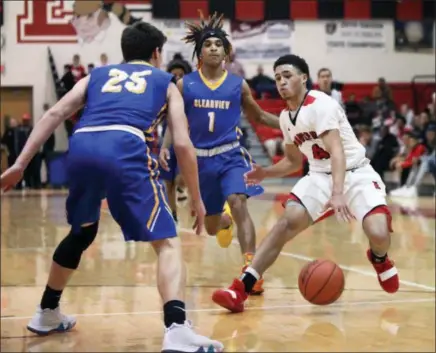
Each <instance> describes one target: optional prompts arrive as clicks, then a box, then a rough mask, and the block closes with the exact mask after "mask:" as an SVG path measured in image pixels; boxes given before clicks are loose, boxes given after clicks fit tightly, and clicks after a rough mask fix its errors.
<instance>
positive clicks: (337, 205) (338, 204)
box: [323, 194, 356, 222]
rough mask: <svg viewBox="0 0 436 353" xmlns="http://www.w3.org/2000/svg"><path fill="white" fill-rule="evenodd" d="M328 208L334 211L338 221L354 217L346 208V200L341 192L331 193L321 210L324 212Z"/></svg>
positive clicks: (346, 220)
mask: <svg viewBox="0 0 436 353" xmlns="http://www.w3.org/2000/svg"><path fill="white" fill-rule="evenodd" d="M328 209H333V210H334V211H335V215H336V218H337V220H338V221H339V222H350V221H351V220H353V219H356V217H354V215H353V214H352V213H351V211H350V209H349V208H348V206H347V200H346V198H345V196H344V195H343V194H340V195H333V196H332V197H331V199H330V200H329V201H328V202H327V204H326V205H325V206H324V210H323V212H326V211H327V210H328Z"/></svg>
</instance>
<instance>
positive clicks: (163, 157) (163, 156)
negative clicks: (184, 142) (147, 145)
mask: <svg viewBox="0 0 436 353" xmlns="http://www.w3.org/2000/svg"><path fill="white" fill-rule="evenodd" d="M169 160H170V150H169V149H168V148H161V149H160V152H159V164H160V165H161V167H162V168H163V169H164V170H166V171H167V172H169V171H170V167H169V166H168V161H169Z"/></svg>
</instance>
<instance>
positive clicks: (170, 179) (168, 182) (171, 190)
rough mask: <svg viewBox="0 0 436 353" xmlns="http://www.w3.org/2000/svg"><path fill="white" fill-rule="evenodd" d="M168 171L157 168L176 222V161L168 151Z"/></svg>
mask: <svg viewBox="0 0 436 353" xmlns="http://www.w3.org/2000/svg"><path fill="white" fill-rule="evenodd" d="M168 167H169V168H170V170H169V171H166V170H165V169H163V168H162V167H159V177H160V178H161V179H162V180H164V181H165V188H166V191H167V195H168V204H169V206H170V208H171V212H172V214H173V218H174V220H175V221H176V222H177V221H178V219H177V203H176V198H177V193H176V182H175V181H176V180H175V178H176V175H177V160H176V156H175V153H174V150H173V149H171V150H170V160H169V161H168Z"/></svg>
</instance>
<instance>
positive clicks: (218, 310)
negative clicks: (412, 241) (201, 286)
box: [1, 298, 435, 321]
mask: <svg viewBox="0 0 436 353" xmlns="http://www.w3.org/2000/svg"><path fill="white" fill-rule="evenodd" d="M429 302H435V298H410V299H393V300H378V301H374V300H365V301H355V302H336V303H332V304H329V305H325V306H316V305H314V304H310V303H302V304H290V305H277V306H274V305H272V306H249V307H246V308H245V311H270V310H278V309H304V308H311V307H312V308H314V307H318V308H320V309H327V308H331V307H338V308H341V307H343V308H346V307H349V306H351V307H359V306H365V305H374V304H379V305H383V304H408V303H429ZM186 312H188V313H228V314H230V313H229V311H228V310H226V309H222V308H204V309H186ZM162 313H163V311H162V310H146V311H131V312H116V313H89V314H69V315H71V316H74V317H95V316H123V315H157V314H162ZM32 317H33V316H8V317H2V318H1V321H7V320H24V319H31V318H32Z"/></svg>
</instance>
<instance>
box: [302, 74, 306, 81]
mask: <svg viewBox="0 0 436 353" xmlns="http://www.w3.org/2000/svg"><path fill="white" fill-rule="evenodd" d="M301 76H302V81H303V83H306V82H307V75H306V74H302V75H301Z"/></svg>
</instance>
